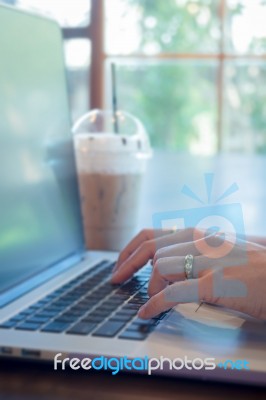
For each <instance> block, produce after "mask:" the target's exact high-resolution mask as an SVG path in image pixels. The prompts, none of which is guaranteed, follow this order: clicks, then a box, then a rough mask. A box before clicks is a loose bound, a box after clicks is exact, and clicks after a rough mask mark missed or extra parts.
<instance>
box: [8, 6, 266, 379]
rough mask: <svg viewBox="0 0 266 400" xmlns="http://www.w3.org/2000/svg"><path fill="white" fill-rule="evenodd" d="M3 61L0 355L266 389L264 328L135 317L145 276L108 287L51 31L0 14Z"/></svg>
mask: <svg viewBox="0 0 266 400" xmlns="http://www.w3.org/2000/svg"><path fill="white" fill-rule="evenodd" d="M0 59H1V62H0V110H1V114H0V115H1V117H0V143H1V146H0V355H1V356H3V357H24V358H32V359H38V360H50V361H53V367H54V368H55V367H56V368H57V369H59V368H63V367H65V366H66V364H69V360H73V359H76V358H77V359H78V360H86V359H87V364H86V362H85V363H84V365H87V366H88V365H89V364H88V363H92V362H93V361H95V359H96V358H98V360H97V362H98V364H96V362H95V364H94V367H96V366H97V368H98V369H101V368H103V369H104V368H105V367H106V366H107V367H108V368H109V369H110V371H111V372H112V373H114V365H116V366H117V360H118V359H120V360H121V358H123V359H124V358H125V357H126V358H127V360H130V361H128V362H129V363H130V362H131V364H126V363H125V362H124V364H119V370H124V371H130V372H142V373H150V374H167V375H176V376H187V377H188V378H189V377H193V378H195V377H198V378H203V379H206V378H208V379H223V380H230V381H238V382H245V383H247V382H249V383H259V384H264V383H266V363H265V360H266V329H265V326H264V324H263V323H261V322H258V321H255V320H252V319H248V318H246V317H244V316H242V315H239V314H235V313H234V314H233V313H231V312H230V311H228V310H225V309H222V308H213V307H209V306H207V305H204V306H202V307H201V308H200V310H199V311H198V312H195V310H196V308H197V305H196V304H189V305H179V306H178V307H176V309H175V310H172V311H170V312H166V313H163V314H161V315H158V316H157V317H156V318H154V319H152V320H149V321H143V320H140V319H138V318H137V311H138V308H139V307H140V305H141V304H143V303H145V302H146V301H147V299H148V296H147V282H148V279H149V274H150V268H151V267H150V266H146V267H145V268H143V269H142V270H141V271H140V272H139V273H138V274H136V275H135V276H134V277H133V278H132V279H130V280H129V281H127V282H126V283H124V284H123V285H120V286H117V285H116V286H114V285H111V284H110V274H111V270H112V267H113V265H114V262H115V260H116V257H117V255H116V254H113V253H107V252H93V251H88V252H87V251H85V248H84V240H83V232H82V220H81V214H80V207H79V196H78V188H77V181H76V171H75V162H74V155H73V148H72V139H71V130H70V118H69V108H68V101H67V88H66V80H65V70H64V58H63V47H62V38H61V33H60V29H59V27H58V26H57V24H56V23H55V22H53V21H51V20H48V19H45V18H42V17H39V16H35V15H31V14H28V13H25V12H20V11H18V10H15V9H12V8H9V7H3V6H0ZM55 360H56V361H55ZM88 360H89V361H88ZM63 361H64V362H65V364H63ZM133 361H134V364H132V363H133ZM75 362H76V361H74V364H75ZM108 362H110V363H109V364H108ZM101 363H102V365H101ZM75 365H76V364H75ZM84 365H83V366H84ZM91 365H92V364H91ZM91 365H90V366H91ZM128 365H131V367H130V368H129V367H128ZM51 368H52V365H51ZM116 372H117V373H118V371H117V369H116Z"/></svg>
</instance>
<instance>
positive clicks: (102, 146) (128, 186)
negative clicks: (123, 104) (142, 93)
mask: <svg viewBox="0 0 266 400" xmlns="http://www.w3.org/2000/svg"><path fill="white" fill-rule="evenodd" d="M73 133H74V144H75V154H76V163H77V172H78V181H79V190H80V198H81V208H82V215H83V222H84V234H85V239H86V246H87V248H89V249H94V250H114V251H119V250H121V249H122V248H123V247H124V246H125V245H126V244H127V243H128V242H129V240H130V239H131V238H132V237H133V235H134V234H135V231H136V224H137V217H138V209H139V200H140V190H141V181H142V176H143V174H144V172H145V168H146V160H147V159H148V158H149V157H150V156H151V149H150V143H149V139H148V137H147V134H146V132H145V129H144V127H143V125H142V123H141V122H140V121H139V120H138V119H137V118H135V117H134V116H132V115H131V114H129V113H127V112H124V111H117V112H116V113H115V114H113V112H112V111H103V110H92V111H90V112H89V113H87V114H86V115H84V116H83V117H81V118H80V119H79V120H78V121H77V122H76V124H75V125H74V128H73Z"/></svg>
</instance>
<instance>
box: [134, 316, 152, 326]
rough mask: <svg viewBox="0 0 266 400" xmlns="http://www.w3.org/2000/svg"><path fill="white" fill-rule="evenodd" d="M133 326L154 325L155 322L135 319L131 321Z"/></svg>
mask: <svg viewBox="0 0 266 400" xmlns="http://www.w3.org/2000/svg"><path fill="white" fill-rule="evenodd" d="M133 324H137V325H156V320H154V319H152V318H151V319H142V318H136V319H134V321H133Z"/></svg>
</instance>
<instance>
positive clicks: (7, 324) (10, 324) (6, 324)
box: [0, 319, 18, 329]
mask: <svg viewBox="0 0 266 400" xmlns="http://www.w3.org/2000/svg"><path fill="white" fill-rule="evenodd" d="M17 323H18V322H17V321H14V320H13V319H12V320H10V319H9V320H7V321H4V322H1V323H0V328H3V329H10V328H13V327H14V326H15V325H17Z"/></svg>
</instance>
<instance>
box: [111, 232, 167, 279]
mask: <svg viewBox="0 0 266 400" xmlns="http://www.w3.org/2000/svg"><path fill="white" fill-rule="evenodd" d="M170 233H172V231H171V230H168V231H164V230H155V229H144V230H142V231H141V232H140V233H139V234H138V235H137V236H135V237H134V238H133V239H132V240H131V241H130V242H129V243H128V245H127V246H126V247H125V248H124V249H123V250H122V251H121V253H120V255H119V257H118V260H117V263H116V265H115V268H114V269H113V272H115V271H116V270H117V269H118V268H119V267H120V265H122V264H123V262H124V261H125V260H127V259H128V258H129V257H130V255H131V254H132V253H134V251H135V250H137V248H138V247H139V246H140V245H141V243H143V242H145V241H147V240H151V239H155V238H157V237H161V236H164V235H167V234H170Z"/></svg>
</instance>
